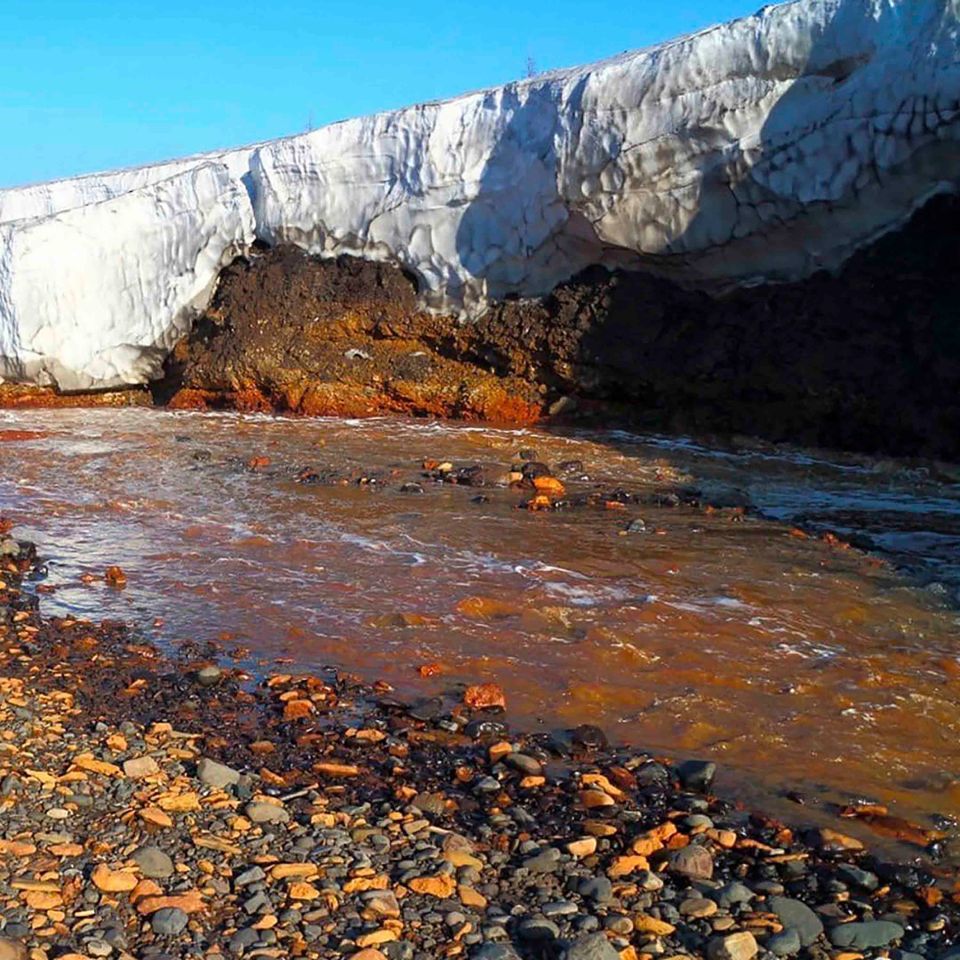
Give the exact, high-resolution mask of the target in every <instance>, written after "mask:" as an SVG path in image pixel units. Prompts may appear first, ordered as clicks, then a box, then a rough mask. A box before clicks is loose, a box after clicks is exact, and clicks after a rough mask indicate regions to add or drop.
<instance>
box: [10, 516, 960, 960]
mask: <svg viewBox="0 0 960 960" xmlns="http://www.w3.org/2000/svg"><path fill="white" fill-rule="evenodd" d="M0 553H2V564H0V569H2V572H0V581H2V588H0V718H2V733H3V736H2V742H0V809H2V810H3V814H4V815H3V819H2V821H0V833H2V837H0V928H2V929H0V957H4V958H6V957H16V958H26V957H28V956H29V957H31V958H33V960H41V958H44V957H50V958H57V957H59V958H61V960H63V958H68V957H69V958H76V957H78V956H81V957H91V956H92V957H108V956H116V957H119V958H129V957H135V958H143V960H146V958H151V957H152V958H163V957H177V958H179V957H184V958H186V957H199V956H207V957H213V956H223V955H226V956H238V957H306V958H320V957H323V958H327V957H339V956H352V957H356V958H357V960H380V958H382V957H388V958H390V960H426V958H432V957H456V956H465V957H469V958H479V960H511V958H517V957H522V958H526V960H550V958H567V960H614V958H620V960H633V958H647V960H652V958H653V957H660V956H662V957H702V956H705V957H708V958H710V960H717V958H730V960H733V958H742V960H751V958H752V957H754V956H762V957H766V956H782V957H791V956H799V957H802V958H805V960H806V958H810V960H814V958H816V960H821V958H826V957H831V958H833V960H841V958H844V960H853V958H856V957H862V956H880V955H890V956H893V957H895V958H903V960H908V958H911V957H914V956H924V957H937V958H944V960H946V958H948V957H955V956H957V955H958V954H957V953H956V952H954V950H953V949H952V947H951V945H952V944H953V943H954V941H955V940H956V939H957V937H958V936H960V908H958V905H957V901H958V899H960V894H957V892H956V891H957V889H958V887H957V872H956V870H955V869H954V868H952V867H947V866H937V864H936V858H937V854H938V853H939V847H940V845H942V843H943V842H944V838H943V836H942V835H940V834H935V833H934V832H932V831H925V830H923V829H922V828H920V827H916V826H913V825H910V824H907V823H905V822H903V821H898V820H896V819H895V818H892V817H889V816H888V815H887V814H886V812H885V811H883V810H880V809H878V808H876V807H874V806H870V805H866V804H861V805H858V806H853V807H851V808H850V809H848V810H846V811H844V814H845V815H847V816H850V817H852V818H854V819H856V820H858V821H861V822H869V823H871V824H875V825H877V826H880V827H883V828H885V829H887V830H895V831H899V833H900V835H901V838H902V839H904V840H905V841H907V842H909V843H913V844H916V845H917V846H916V847H915V850H916V855H915V862H913V863H906V864H905V863H891V862H888V861H885V860H884V859H882V858H880V857H878V856H876V855H873V854H871V852H870V851H869V850H868V849H864V844H863V843H862V842H861V841H859V840H857V839H855V838H854V837H852V836H849V835H847V834H846V833H844V832H843V829H842V827H843V821H838V823H837V827H838V829H837V830H830V829H826V828H823V827H821V828H819V829H811V830H803V829H800V828H797V827H791V826H789V825H786V824H784V823H781V822H777V821H775V820H773V819H771V818H769V817H766V816H764V815H762V814H760V813H750V812H748V811H746V810H744V809H741V808H739V807H738V806H737V805H735V804H732V803H730V802H728V801H726V800H724V799H722V798H719V797H717V796H715V795H713V793H712V789H711V788H712V779H713V774H714V767H713V765H712V764H710V763H705V762H698V761H687V762H685V763H679V764H677V763H674V762H672V760H670V759H669V758H663V757H651V756H648V755H646V754H644V753H642V752H640V751H638V750H636V749H633V748H627V747H618V746H611V745H609V744H608V742H607V739H606V737H605V735H604V733H603V732H602V731H600V730H598V729H597V728H596V727H592V726H589V725H583V726H581V727H578V728H576V729H574V730H567V731H556V732H554V733H552V734H550V735H536V736H527V735H523V734H518V733H515V732H511V731H510V730H509V728H508V726H507V722H506V721H507V715H504V714H502V713H501V712H499V710H500V708H501V707H502V705H503V701H502V696H501V695H500V692H499V690H498V689H497V688H496V687H495V686H492V685H485V686H481V687H473V688H467V689H466V690H464V689H461V688H458V689H454V690H449V691H446V692H445V693H443V694H442V695H440V696H436V697H428V698H424V699H422V700H418V701H415V702H403V701H400V700H398V699H397V698H396V697H395V695H394V694H393V692H392V691H391V689H390V688H389V687H388V686H387V685H386V684H382V683H381V684H373V685H366V684H362V683H360V682H359V681H357V680H356V679H354V678H352V677H351V676H349V675H347V674H344V673H338V672H335V671H332V670H331V671H329V672H328V673H325V674H324V675H321V676H303V675H292V674H288V673H282V672H281V673H273V674H268V675H267V676H264V677H262V678H251V677H248V676H246V675H245V674H244V673H243V672H242V671H240V670H239V669H236V668H234V667H232V666H231V665H230V662H229V657H228V656H225V655H223V652H222V651H221V650H219V649H217V648H214V647H212V646H211V647H205V646H202V645H197V644H185V645H184V646H182V647H181V648H180V649H179V650H178V651H176V652H173V651H163V650H160V649H158V648H156V647H155V646H153V645H151V644H150V643H148V642H146V641H145V640H144V639H143V638H142V637H141V636H139V635H138V633H137V631H136V630H134V629H132V628H131V627H129V626H127V625H124V624H121V623H116V622H103V623H99V624H96V623H91V622H86V621H82V620H77V619H69V618H67V619H64V618H53V617H46V616H44V615H43V614H42V612H41V609H40V607H41V602H42V596H43V590H44V586H43V582H42V580H43V567H42V564H41V562H40V561H38V559H37V558H36V555H35V551H34V549H33V548H32V546H31V545H30V544H28V543H24V542H20V541H17V540H16V539H15V538H13V537H12V536H10V531H9V525H6V524H5V525H4V526H3V532H2V535H0ZM104 576H105V579H106V580H107V582H108V583H110V584H112V587H113V588H114V589H122V588H123V584H124V575H123V573H122V571H120V570H118V569H115V568H114V569H111V570H109V571H106V572H105V574H104ZM411 669H413V665H412V666H411ZM847 822H852V821H847Z"/></svg>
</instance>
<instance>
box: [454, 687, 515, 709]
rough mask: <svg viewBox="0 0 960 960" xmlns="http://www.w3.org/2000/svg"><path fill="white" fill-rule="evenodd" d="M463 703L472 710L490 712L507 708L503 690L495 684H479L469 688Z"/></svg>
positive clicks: (464, 695) (465, 692)
mask: <svg viewBox="0 0 960 960" xmlns="http://www.w3.org/2000/svg"><path fill="white" fill-rule="evenodd" d="M463 702H464V703H465V704H466V705H467V706H468V707H470V709H471V710H489V709H490V708H492V707H500V708H502V709H505V708H506V706H507V698H506V697H505V696H504V693H503V690H502V689H501V688H500V687H499V686H498V685H497V684H495V683H479V684H474V685H473V686H470V687H467V689H466V690H465V691H464V694H463Z"/></svg>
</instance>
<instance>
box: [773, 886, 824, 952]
mask: <svg viewBox="0 0 960 960" xmlns="http://www.w3.org/2000/svg"><path fill="white" fill-rule="evenodd" d="M767 903H768V905H769V907H770V910H771V911H772V912H773V913H775V914H776V915H777V918H778V919H779V920H780V922H781V923H782V924H783V925H784V927H786V928H787V929H788V930H796V931H797V933H798V934H799V936H800V943H801V945H802V946H804V947H809V946H810V944H811V943H813V942H814V940H816V939H817V937H819V936H820V934H821V933H823V923H821V921H820V918H819V917H818V916H817V915H816V914H815V913H814V912H813V911H812V910H811V909H810V908H809V907H808V906H807V905H806V904H805V903H801V902H800V901H799V900H792V899H791V898H790V897H770V899H769V900H768V901H767Z"/></svg>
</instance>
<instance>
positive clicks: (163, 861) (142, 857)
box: [133, 847, 174, 880]
mask: <svg viewBox="0 0 960 960" xmlns="http://www.w3.org/2000/svg"><path fill="white" fill-rule="evenodd" d="M133 859H134V860H135V861H136V863H137V866H138V867H139V868H140V872H141V873H142V874H143V875H144V876H145V877H150V878H151V879H153V880H163V879H165V878H166V877H170V876H173V870H174V867H173V860H171V859H170V857H169V856H168V855H167V854H166V853H165V852H164V851H163V850H161V849H160V848H159V847H141V848H140V849H139V850H137V851H136V852H135V853H134V855H133Z"/></svg>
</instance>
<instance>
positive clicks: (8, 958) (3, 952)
mask: <svg viewBox="0 0 960 960" xmlns="http://www.w3.org/2000/svg"><path fill="white" fill-rule="evenodd" d="M29 957H30V951H29V950H27V947H26V945H25V944H23V943H20V942H19V941H18V940H11V939H10V938H9V937H0V960H29Z"/></svg>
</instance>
